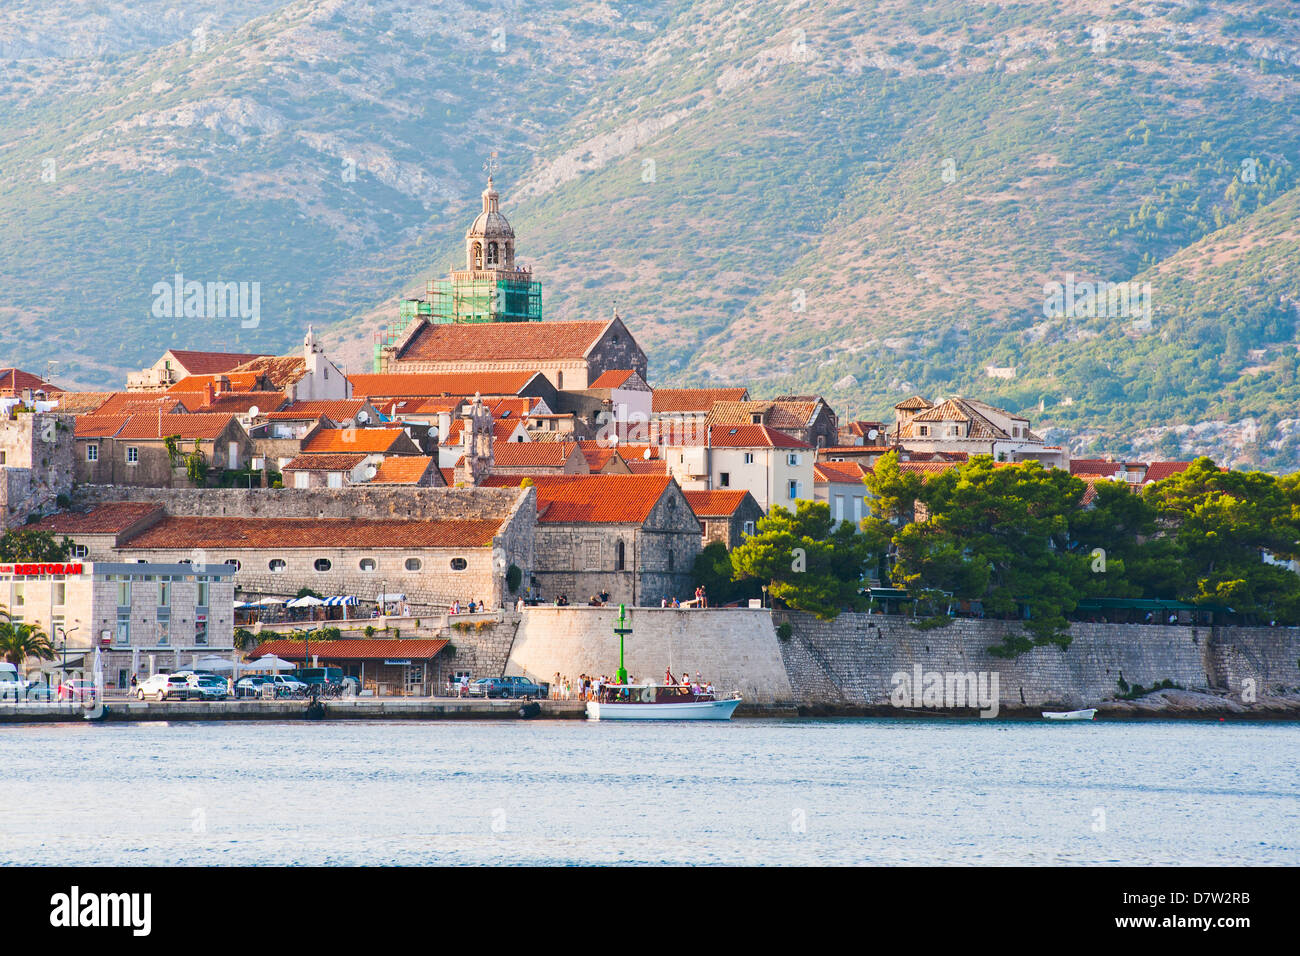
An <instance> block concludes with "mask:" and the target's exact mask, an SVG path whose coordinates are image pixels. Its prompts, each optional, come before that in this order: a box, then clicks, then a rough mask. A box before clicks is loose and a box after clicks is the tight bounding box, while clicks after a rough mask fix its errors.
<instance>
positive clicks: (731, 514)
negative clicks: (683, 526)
mask: <svg viewBox="0 0 1300 956" xmlns="http://www.w3.org/2000/svg"><path fill="white" fill-rule="evenodd" d="M682 494H684V495H685V496H686V500H687V501H688V502H690V505H691V510H692V511H694V512H695V517H696V518H698V519H699V520H700V525H701V527H703V529H704V534H703V536H702V540H701V543H702V544H704V545H707V544H709V543H710V542H711V541H720V542H722V544H724V545H725V546H726V548H727V550H728V551H730V550H731V549H732V548H734V547H735V546H736V545H738V544H740V542H741V541H743V540H744V539H745V538H746V537H747V536H748V535H751V534H753V533H754V532H755V530H756V529H757V527H758V519H759V518H761V517H763V509H762V508H760V507H759V506H758V502H757V501H755V500H754V496H753V495H751V494H750V493H749V492H748V491H745V490H743V489H721V490H717V491H699V490H697V491H690V490H684V491H683V492H682Z"/></svg>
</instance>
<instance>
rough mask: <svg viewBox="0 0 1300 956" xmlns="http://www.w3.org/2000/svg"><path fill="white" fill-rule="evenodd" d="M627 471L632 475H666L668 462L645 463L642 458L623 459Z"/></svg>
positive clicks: (659, 460) (660, 460) (656, 460)
mask: <svg viewBox="0 0 1300 956" xmlns="http://www.w3.org/2000/svg"><path fill="white" fill-rule="evenodd" d="M623 461H624V462H625V463H626V464H627V467H628V470H629V471H631V472H632V474H634V475H666V474H668V462H666V461H663V460H662V459H655V460H653V461H646V460H644V459H642V458H624V459H623Z"/></svg>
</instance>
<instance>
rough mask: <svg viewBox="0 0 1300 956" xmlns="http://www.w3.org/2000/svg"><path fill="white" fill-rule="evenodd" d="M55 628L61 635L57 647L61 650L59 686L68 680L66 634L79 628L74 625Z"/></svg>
mask: <svg viewBox="0 0 1300 956" xmlns="http://www.w3.org/2000/svg"><path fill="white" fill-rule="evenodd" d="M55 630H56V631H58V632H59V634H60V635H61V640H60V641H59V649H60V651H61V652H62V660H61V661H60V663H59V686H60V687H62V686H63V685H64V684H66V683H67V682H68V635H69V634H71V633H72V632H73V631H79V630H81V629H80V628H78V627H74V628H72V629H71V630H69V629H68V628H66V627H58V628H55Z"/></svg>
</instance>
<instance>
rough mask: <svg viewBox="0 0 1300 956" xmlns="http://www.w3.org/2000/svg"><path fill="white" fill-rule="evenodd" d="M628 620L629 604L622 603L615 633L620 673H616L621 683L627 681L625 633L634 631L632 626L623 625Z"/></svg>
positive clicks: (619, 607) (616, 678)
mask: <svg viewBox="0 0 1300 956" xmlns="http://www.w3.org/2000/svg"><path fill="white" fill-rule="evenodd" d="M626 620H627V605H626V604H620V605H619V606H618V627H616V628H614V633H615V634H617V635H618V673H617V674H616V675H615V680H617V681H618V683H620V684H626V683H627V668H626V667H624V666H623V635H624V634H631V633H632V628H630V627H624V626H623V625H624V623H625V621H626Z"/></svg>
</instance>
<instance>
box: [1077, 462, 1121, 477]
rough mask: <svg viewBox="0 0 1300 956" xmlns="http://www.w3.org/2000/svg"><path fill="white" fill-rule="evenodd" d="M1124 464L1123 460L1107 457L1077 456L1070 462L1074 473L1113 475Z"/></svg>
mask: <svg viewBox="0 0 1300 956" xmlns="http://www.w3.org/2000/svg"><path fill="white" fill-rule="evenodd" d="M1123 466H1124V463H1123V462H1122V461H1111V460H1109V459H1107V458H1075V459H1074V460H1073V461H1071V462H1070V474H1072V475H1113V474H1115V473H1116V472H1117V471H1119V470H1120V468H1122V467H1123Z"/></svg>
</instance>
